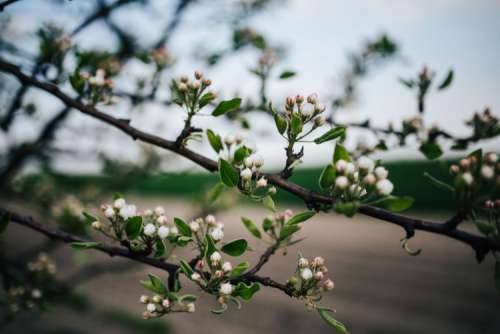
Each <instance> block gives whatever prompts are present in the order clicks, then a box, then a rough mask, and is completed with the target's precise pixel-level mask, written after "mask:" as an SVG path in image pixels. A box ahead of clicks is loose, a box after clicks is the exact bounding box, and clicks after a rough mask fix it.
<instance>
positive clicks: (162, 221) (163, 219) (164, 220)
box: [156, 215, 168, 225]
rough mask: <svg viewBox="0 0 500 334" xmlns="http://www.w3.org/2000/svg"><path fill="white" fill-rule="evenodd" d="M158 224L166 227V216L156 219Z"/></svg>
mask: <svg viewBox="0 0 500 334" xmlns="http://www.w3.org/2000/svg"><path fill="white" fill-rule="evenodd" d="M156 222H157V223H158V224H160V225H165V224H166V223H168V218H167V217H166V216H164V215H161V216H158V218H156Z"/></svg>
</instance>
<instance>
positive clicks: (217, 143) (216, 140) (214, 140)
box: [207, 129, 222, 153]
mask: <svg viewBox="0 0 500 334" xmlns="http://www.w3.org/2000/svg"><path fill="white" fill-rule="evenodd" d="M207 138H208V142H209V143H210V146H212V148H213V149H214V151H215V152H216V153H219V152H220V151H221V150H222V140H221V139H220V136H219V135H217V134H215V133H214V132H213V131H212V130H210V129H208V130H207Z"/></svg>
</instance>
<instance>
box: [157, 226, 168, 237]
mask: <svg viewBox="0 0 500 334" xmlns="http://www.w3.org/2000/svg"><path fill="white" fill-rule="evenodd" d="M169 234H170V229H169V228H168V227H167V226H160V228H158V236H159V237H160V238H161V239H165V238H166V237H168V235H169Z"/></svg>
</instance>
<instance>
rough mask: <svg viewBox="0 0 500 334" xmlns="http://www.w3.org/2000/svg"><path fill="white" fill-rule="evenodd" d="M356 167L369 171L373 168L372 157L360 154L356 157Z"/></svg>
mask: <svg viewBox="0 0 500 334" xmlns="http://www.w3.org/2000/svg"><path fill="white" fill-rule="evenodd" d="M358 167H359V169H361V170H362V171H363V172H365V173H371V172H372V170H373V168H375V163H374V162H373V160H372V159H370V158H368V157H366V156H362V157H360V158H359V159H358Z"/></svg>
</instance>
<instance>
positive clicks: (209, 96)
mask: <svg viewBox="0 0 500 334" xmlns="http://www.w3.org/2000/svg"><path fill="white" fill-rule="evenodd" d="M214 99H215V95H214V93H212V92H208V93H205V94H203V95H202V96H201V97H200V100H199V101H198V106H199V108H200V109H201V108H203V107H204V106H206V105H207V104H209V103H210V102H212V101H213V100H214Z"/></svg>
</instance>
